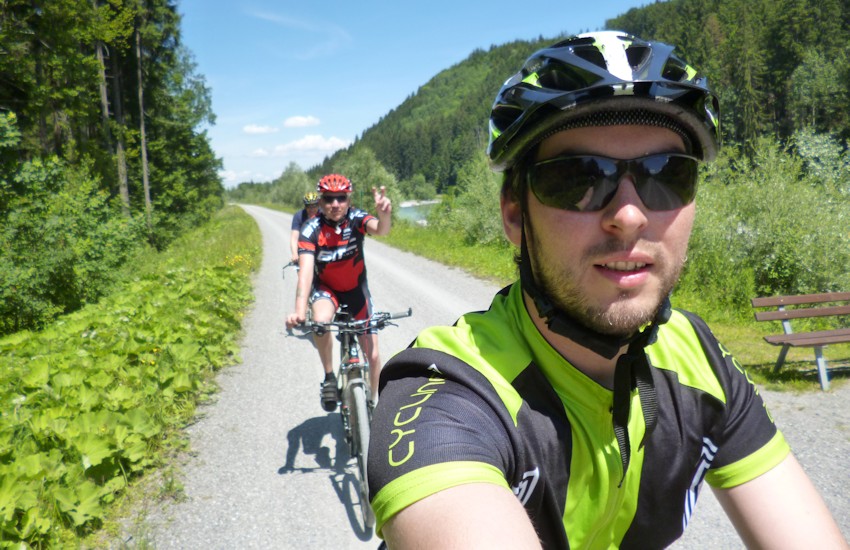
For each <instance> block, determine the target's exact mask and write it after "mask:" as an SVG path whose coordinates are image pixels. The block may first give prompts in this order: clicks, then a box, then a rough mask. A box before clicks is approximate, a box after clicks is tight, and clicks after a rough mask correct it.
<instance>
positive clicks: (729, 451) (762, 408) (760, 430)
mask: <svg viewBox="0 0 850 550" xmlns="http://www.w3.org/2000/svg"><path fill="white" fill-rule="evenodd" d="M688 317H689V319H690V320H691V323H692V324H693V326H694V329H695V330H696V332H697V335H698V337H699V338H700V341H701V342H702V344H703V347H704V349H705V351H706V354H707V355H708V356H709V358H710V359H711V363H712V365H714V369H715V372H716V375H717V377H718V380H719V381H720V383H721V385H722V387H723V390H724V394H725V409H724V414H723V418H722V422H720V423H719V424H718V426H717V428H716V429H715V432H714V434H713V437H714V441H715V443H716V444H717V451H716V454H715V456H714V460H713V461H712V465H711V468H710V469H709V471H708V472H707V474H706V481H707V482H708V483H709V484H710V485H712V486H714V487H720V488H729V487H734V486H736V485H740V484H742V483H746V482H747V481H750V480H752V479H755V478H756V477H758V476H760V475H762V474H764V473H766V472H767V471H769V470H771V469H772V468H773V467H775V466H776V465H778V464H779V463H780V462H782V460H784V459H785V457H786V456H787V455H788V453H789V452H790V448H789V446H788V443H787V442H786V441H785V438H784V437H783V436H782V433H781V432H780V431H779V429H778V428H777V427H776V424H774V422H773V418H772V417H771V415H770V412H769V411H768V409H767V406H766V405H765V403H764V401H763V400H762V397H761V395H760V394H759V391H758V388H757V387H756V385H755V384H754V383H753V382H752V380H751V379H750V377H749V375H748V374H747V372H746V370H745V369H744V368H743V366H742V365H741V364H740V363H739V362H738V360H737V359H735V357H734V356H733V355H732V354H731V353H730V352H729V351H728V350H727V349H726V348H725V347H723V346H722V345H721V344H720V343H719V342H718V341H717V340H716V339H715V338H714V335H713V334H711V332H710V330H709V329H708V327H707V326H706V325H705V323H704V322H703V321H702V320H701V319H699V318H698V317H696V316H694V315H692V314H688Z"/></svg>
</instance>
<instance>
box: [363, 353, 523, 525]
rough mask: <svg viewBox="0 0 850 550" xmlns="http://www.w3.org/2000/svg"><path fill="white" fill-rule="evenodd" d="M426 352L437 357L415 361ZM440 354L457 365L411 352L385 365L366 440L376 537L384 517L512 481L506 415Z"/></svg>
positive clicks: (435, 354)
mask: <svg viewBox="0 0 850 550" xmlns="http://www.w3.org/2000/svg"><path fill="white" fill-rule="evenodd" d="M423 355H426V356H427V357H428V359H429V360H431V359H434V358H436V359H437V360H436V361H433V362H431V363H430V364H429V363H428V362H422V361H417V359H419V358H421V357H422V356H423ZM443 358H444V359H445V360H446V361H447V362H450V363H451V362H459V361H458V360H457V359H455V358H453V357H450V356H448V355H445V354H441V353H440V352H434V351H433V350H427V351H425V350H421V349H419V350H410V349H409V350H406V351H404V352H402V353H400V354H399V355H397V356H396V357H395V358H393V360H392V361H390V362H389V363H387V365H386V366H385V368H384V369H383V372H382V375H381V383H382V388H381V393H380V397H381V399H380V402H379V405H378V407H377V408H376V409H375V414H374V417H373V420H372V429H371V439H370V443H369V488H370V494H371V501H372V506H373V508H374V510H375V516H376V519H377V530H378V533H379V534H380V529H381V527H382V526H383V524H384V523H385V522H386V521H387V519H389V518H390V517H392V516H393V515H395V514H396V513H398V512H399V511H400V510H402V509H403V508H405V507H407V506H409V505H411V504H413V503H414V502H417V501H418V500H421V499H423V498H425V497H427V496H430V495H432V494H434V493H437V492H439V491H441V490H444V489H448V488H450V487H454V486H457V485H462V484H465V483H472V482H483V483H494V484H498V485H501V486H504V487H506V488H508V486H509V485H508V482H507V481H506V479H507V477H506V472H508V471H509V470H510V469H511V468H512V464H511V460H512V459H511V456H512V453H511V451H510V442H509V436H508V434H507V430H506V428H505V425H504V419H503V418H500V414H499V412H498V410H497V408H495V407H494V406H493V402H491V401H490V400H489V399H488V398H487V396H486V395H482V393H481V391H479V390H477V389H473V387H472V386H471V385H469V384H467V383H464V381H463V380H460V379H458V378H456V377H453V376H451V375H450V374H449V375H447V372H446V371H447V369H445V365H443V364H441V359H443ZM465 370H467V371H472V369H469V368H467V369H465ZM471 375H472V376H474V375H475V373H472V374H471Z"/></svg>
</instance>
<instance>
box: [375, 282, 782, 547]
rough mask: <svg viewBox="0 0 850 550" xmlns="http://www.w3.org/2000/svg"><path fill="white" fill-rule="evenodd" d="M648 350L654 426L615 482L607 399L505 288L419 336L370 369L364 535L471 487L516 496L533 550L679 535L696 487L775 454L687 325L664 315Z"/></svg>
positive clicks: (759, 423) (758, 416)
mask: <svg viewBox="0 0 850 550" xmlns="http://www.w3.org/2000/svg"><path fill="white" fill-rule="evenodd" d="M646 353H647V357H648V360H649V364H650V366H651V369H650V370H651V373H652V378H653V382H654V384H655V388H656V393H657V400H658V407H657V411H658V420H657V425H656V427H655V429H654V430H653V431H651V433H650V435H649V437H648V438H647V439H646V441H645V445H644V446H642V447H639V446H638V445H637V444H636V443H635V444H634V445H633V448H632V451H631V463H630V465H629V467H628V470H627V473H626V475H625V477H623V466H622V462H621V458H620V451H619V448H618V444H617V439H616V437H615V435H614V430H613V427H612V421H611V411H612V406H613V392H612V391H610V390H608V389H606V388H604V387H602V386H600V385H599V384H597V383H596V382H594V381H592V380H591V379H590V378H588V377H587V376H585V375H584V374H583V373H581V372H580V371H578V370H577V369H575V368H574V367H573V366H572V365H570V364H569V363H568V362H567V361H566V360H565V359H564V358H563V357H562V356H561V355H560V354H558V352H557V351H555V350H554V349H553V348H552V347H551V346H550V345H549V344H548V343H547V342H546V340H545V339H544V338H543V335H542V334H540V332H539V331H538V330H537V328H536V327H535V326H534V324H533V322H532V320H531V318H530V317H529V315H528V313H527V311H526V309H525V305H524V303H523V300H522V293H521V291H520V288H519V285H513V286H511V287H508V288H506V289H504V290H503V291H502V292H500V293H499V294H498V295H496V297H495V299H494V300H493V303H492V304H491V306H490V309H489V310H488V311H486V312H481V313H471V314H467V315H465V316H463V317H462V318H461V319H460V320H458V322H457V323H456V324H455V325H454V326H452V327H434V328H430V329H427V330H426V331H424V332H423V333H421V334H420V335H419V337H418V338H417V339H416V341H415V342H414V343H413V344H412V345H411V347H410V348H408V349H407V350H404V351H402V352H401V353H399V354H398V355H396V356H395V357H394V358H393V359H392V360H391V361H390V362H388V363H387V364H386V365H385V367H384V369H383V372H382V375H381V393H380V396H381V401H380V406H379V407H378V408H377V409H376V411H375V416H374V419H373V424H372V435H371V442H370V448H369V485H370V492H371V500H372V505H373V507H374V510H375V513H376V516H377V528H378V533H379V534H380V530H381V527H382V526H383V524H384V523H385V522H386V521H387V519H388V518H390V517H392V516H393V515H394V514H396V513H398V512H399V511H400V510H402V509H403V508H405V507H406V506H408V505H410V504H412V503H414V502H416V501H418V500H421V499H423V498H425V497H427V496H429V495H431V494H434V493H436V492H438V491H441V490H443V489H447V488H450V487H453V486H457V485H461V484H465V483H471V482H484V483H494V484H498V485H502V486H504V487H507V488H510V489H511V490H512V491H513V492H514V494H515V495H516V496H517V498H518V499H519V500H520V501H521V502H522V504H523V505H524V506H525V509H526V511H527V512H528V514H529V517H530V518H531V521H532V523H533V524H534V526H535V528H536V530H537V533H538V535H539V537H540V540H541V542H542V543H543V546H544V547H545V548H609V547H624V548H628V547H631V548H636V547H640V548H660V547H664V546H667V545H669V544H671V543H672V542H673V541H674V540H676V539H677V538H679V537H680V536H681V534H682V533H683V531H684V528H685V527H686V525H687V523H688V520H689V518H690V516H691V514H692V512H693V507H694V505H695V503H696V499H697V494H698V491H699V489H700V486H701V484H702V481H703V479H705V480H706V481H708V483H709V484H711V485H712V486H716V487H724V488H726V487H733V486H736V485H739V484H741V483H744V482H746V481H749V480H751V479H753V478H755V477H758V476H759V475H761V474H763V473H765V472H767V471H768V470H770V469H771V468H773V467H774V466H776V465H777V464H778V463H779V462H781V461H782V460H783V459H784V458H785V456H786V455H787V454H788V452H789V448H788V445H787V444H786V442H785V440H784V438H783V437H782V435H781V433H780V432H779V431H778V430H777V428H776V426H775V425H774V423H773V420H772V419H771V417H770V415H769V414H768V411H767V410H766V408H765V406H764V403H763V402H762V399H761V397H760V396H759V394H758V391H757V390H756V388H755V386H754V385H753V384H752V383H751V381H750V380H749V379H748V377H747V375H746V373H745V372H744V371H743V369H742V368H741V366H740V364H739V363H738V362H737V361H736V360H735V359H734V358H733V357H732V356H731V355H730V354H729V353H728V352H727V351H726V350H725V349H724V348H723V347H722V346H721V345H720V344H719V343H718V342H717V341H716V339H715V338H714V336H713V335H712V334H711V332H710V331H709V329H708V328H707V326H706V325H705V324H704V322H703V321H702V320H701V319H699V318H698V317H696V316H694V315H692V314H690V313H686V312H682V311H678V310H675V311H674V312H673V315H672V317H671V319H670V320H669V321H668V322H667V323H666V324H664V325H662V326H661V327H660V328H659V331H658V340H657V341H656V342H655V343H654V344H652V345H651V346H649V347H647V348H646ZM631 399H632V406H631V413H630V417H629V422H628V431H629V436H630V441H633V442H640V441H642V440H643V436H644V433H645V423H644V417H643V412H642V410H641V406H640V404H639V397H638V393H637V390H636V389H635V390H633V391H632V396H631ZM621 481H622V483H621ZM435 528H439V526H435Z"/></svg>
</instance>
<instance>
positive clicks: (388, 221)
mask: <svg viewBox="0 0 850 550" xmlns="http://www.w3.org/2000/svg"><path fill="white" fill-rule="evenodd" d="M372 196H373V197H374V198H375V211H376V215H377V216H378V219H377V220H369V222H368V223H367V224H366V232H367V233H369V234H370V235H386V234H388V233H389V232H390V229H391V228H392V223H393V220H392V211H393V205H392V202H391V201H390V198H389V197H388V196H387V188H386V187H381V188H380V189H376V188H375V187H373V188H372Z"/></svg>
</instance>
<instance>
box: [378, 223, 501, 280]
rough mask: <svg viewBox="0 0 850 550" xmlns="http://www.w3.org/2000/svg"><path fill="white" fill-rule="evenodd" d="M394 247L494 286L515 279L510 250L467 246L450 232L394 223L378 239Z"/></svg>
mask: <svg viewBox="0 0 850 550" xmlns="http://www.w3.org/2000/svg"><path fill="white" fill-rule="evenodd" d="M379 238H380V240H381V242H384V243H386V244H388V245H390V246H393V247H395V248H399V249H401V250H405V251H407V252H412V253H414V254H417V255H419V256H422V257H425V258H428V259H429V260H434V261H436V262H440V263H442V264H445V265H449V266H452V267H458V268H460V269H463V270H464V271H467V272H468V273H470V274H471V275H473V276H475V277H478V278H479V279H483V280H485V281H488V282H492V283H495V284H497V285H507V284H509V283H510V282H511V281H513V280H514V279H515V277H516V264H514V261H513V254H514V252H513V248H512V247H511V246H509V245H508V244H507V242H504V244H497V245H479V244H473V245H470V244H466V243H464V242H463V239H461V238H460V236H458V235H456V234H453V233H451V232H449V231H443V230H436V229H433V228H430V227H429V228H427V229H423V228H422V227H419V226H417V225H415V224H412V223H409V222H406V221H404V220H398V221H393V228H392V231H390V234H389V235H386V236H384V237H379Z"/></svg>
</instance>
